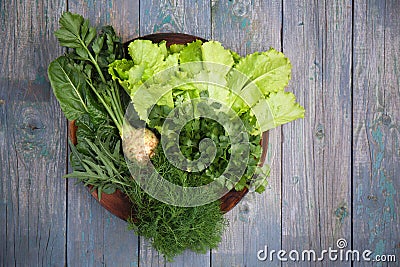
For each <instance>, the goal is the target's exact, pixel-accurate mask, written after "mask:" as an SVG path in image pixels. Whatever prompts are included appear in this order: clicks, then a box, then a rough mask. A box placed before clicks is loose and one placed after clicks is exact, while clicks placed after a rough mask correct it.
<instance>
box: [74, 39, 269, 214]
mask: <svg viewBox="0 0 400 267" xmlns="http://www.w3.org/2000/svg"><path fill="white" fill-rule="evenodd" d="M136 39H145V40H150V41H152V42H154V43H159V42H161V41H163V40H165V41H166V42H167V46H169V45H171V44H187V43H190V42H193V41H196V40H201V41H203V42H205V41H207V40H205V39H203V38H200V37H197V36H193V35H188V34H182V33H156V34H150V35H146V36H143V37H139V38H136ZM136 39H133V40H136ZM133 40H131V41H133ZM131 41H128V42H126V43H125V44H124V50H125V54H126V55H127V54H128V53H127V48H128V44H129V43H130V42H131ZM76 130H77V127H76V125H75V121H70V122H69V125H68V134H69V138H70V139H71V141H72V143H73V144H74V145H76V144H77V138H76ZM268 139H269V134H268V132H264V133H263V134H262V139H261V143H260V145H261V146H262V148H263V150H262V154H261V160H260V164H264V162H265V158H266V154H267V148H268ZM89 189H90V192H91V194H92V196H93V197H94V198H95V199H96V200H97V201H99V202H100V204H101V205H102V206H103V207H104V208H106V209H107V210H108V211H109V212H111V213H112V214H114V215H115V216H117V217H119V218H121V219H123V220H127V219H128V218H130V217H132V219H133V220H135V212H134V211H135V204H134V203H131V202H130V200H129V198H128V196H126V195H125V194H124V193H123V192H121V191H120V190H116V191H115V192H114V193H113V194H105V193H102V194H101V200H99V198H98V194H97V190H92V189H93V187H92V186H89ZM247 192H248V188H246V187H245V188H244V189H243V190H241V191H236V190H234V189H232V190H231V191H229V192H228V193H227V194H226V195H224V196H223V197H221V198H220V201H221V211H222V212H223V213H226V212H228V211H230V210H231V209H233V208H234V207H235V206H236V205H237V204H238V203H239V202H240V200H241V199H242V198H243V197H244V196H245V195H246V194H247Z"/></svg>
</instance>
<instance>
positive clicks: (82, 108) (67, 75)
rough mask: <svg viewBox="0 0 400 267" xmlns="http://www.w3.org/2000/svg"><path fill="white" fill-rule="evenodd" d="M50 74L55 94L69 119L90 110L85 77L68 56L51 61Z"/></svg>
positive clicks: (73, 118) (74, 118)
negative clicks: (87, 101)
mask: <svg viewBox="0 0 400 267" xmlns="http://www.w3.org/2000/svg"><path fill="white" fill-rule="evenodd" d="M48 75H49V79H50V83H51V87H52V88H53V92H54V95H55V96H56V97H57V99H58V101H59V102H60V106H61V109H62V111H63V112H64V114H65V117H66V118H67V119H68V120H76V119H77V118H79V117H80V116H81V115H83V114H85V113H87V112H88V107H87V104H86V101H85V99H86V98H85V89H86V81H85V77H84V76H83V74H82V73H81V72H79V71H77V70H76V68H74V66H73V65H72V62H71V60H70V59H69V58H68V57H66V56H61V57H59V58H57V59H56V60H54V61H53V62H51V63H50V65H49V69H48Z"/></svg>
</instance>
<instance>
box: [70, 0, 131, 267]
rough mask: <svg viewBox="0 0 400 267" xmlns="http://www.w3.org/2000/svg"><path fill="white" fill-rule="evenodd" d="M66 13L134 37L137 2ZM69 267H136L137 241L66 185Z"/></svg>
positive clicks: (87, 4)
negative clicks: (71, 13)
mask: <svg viewBox="0 0 400 267" xmlns="http://www.w3.org/2000/svg"><path fill="white" fill-rule="evenodd" d="M68 10H69V11H71V12H76V13H79V14H81V15H83V16H84V17H85V18H89V20H90V21H91V23H92V24H93V25H96V26H104V25H112V26H113V27H114V28H115V30H116V32H117V33H118V34H119V35H120V36H122V38H123V40H129V39H131V38H133V37H136V36H137V34H138V29H139V2H138V1H120V0H113V1H111V0H110V1H90V0H88V1H68ZM67 234H68V235H67V238H68V244H67V253H68V254H67V264H68V265H69V266H110V265H112V266H138V264H139V261H138V257H139V255H138V237H137V236H136V235H135V233H134V232H133V231H129V230H127V223H126V222H124V221H122V220H121V219H119V218H117V217H115V216H114V215H112V214H110V213H109V212H108V211H106V210H105V209H104V208H103V207H101V206H100V205H99V203H98V202H97V201H96V200H95V199H94V198H93V197H92V196H91V195H90V193H89V192H88V190H87V188H85V187H84V186H83V185H81V184H78V185H76V184H75V181H74V180H70V181H68V233H67Z"/></svg>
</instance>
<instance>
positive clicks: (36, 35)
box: [0, 1, 66, 266]
mask: <svg viewBox="0 0 400 267" xmlns="http://www.w3.org/2000/svg"><path fill="white" fill-rule="evenodd" d="M63 8H64V6H63V4H62V2H61V3H60V2H58V3H54V2H52V1H35V2H29V3H23V2H17V1H11V2H10V1H7V3H6V1H2V2H1V3H0V25H1V28H0V38H1V42H0V62H1V63H0V73H1V74H0V162H1V165H0V225H1V226H0V240H1V241H0V265H1V266H14V265H16V266H32V265H36V266H62V265H64V258H65V253H66V249H65V242H66V236H65V230H66V222H65V207H66V198H65V181H64V180H63V179H62V178H61V176H62V175H63V174H65V172H66V168H65V153H66V149H65V143H64V140H65V137H66V135H65V134H66V132H65V129H66V128H65V127H66V124H65V120H64V119H63V117H62V115H61V112H60V110H59V106H58V104H56V100H55V98H54V97H52V93H51V88H50V86H49V83H48V81H47V75H46V70H47V65H48V64H49V62H50V60H51V59H52V58H53V56H54V55H56V54H58V53H60V52H61V50H60V49H59V48H58V46H56V45H54V44H55V39H54V37H53V36H52V35H51V34H50V32H52V31H53V30H54V24H55V21H56V20H57V17H58V13H57V12H56V11H57V10H58V9H60V10H61V9H63ZM37 14H42V16H37ZM26 18H29V19H26Z"/></svg>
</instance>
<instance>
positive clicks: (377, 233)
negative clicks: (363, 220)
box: [365, 117, 397, 255]
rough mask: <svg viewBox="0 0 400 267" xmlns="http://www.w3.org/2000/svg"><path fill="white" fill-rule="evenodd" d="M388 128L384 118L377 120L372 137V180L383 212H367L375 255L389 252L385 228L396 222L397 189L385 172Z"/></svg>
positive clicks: (370, 240)
mask: <svg viewBox="0 0 400 267" xmlns="http://www.w3.org/2000/svg"><path fill="white" fill-rule="evenodd" d="M384 127H387V125H385V124H384V123H383V121H382V117H380V118H379V119H377V120H376V121H375V122H374V123H373V124H372V126H371V127H370V129H371V136H372V143H373V144H374V145H373V146H372V148H371V160H372V162H371V163H372V180H373V181H377V190H376V192H377V194H379V195H377V197H378V200H379V202H380V203H381V210H378V212H377V210H375V209H374V210H372V209H370V208H368V207H366V209H365V212H366V214H369V221H368V230H369V240H368V243H369V247H371V248H373V252H374V255H382V254H385V253H386V252H387V251H386V249H388V248H387V245H389V244H386V243H385V241H384V236H385V227H386V226H387V225H390V223H392V222H393V221H394V220H396V213H395V207H394V204H395V203H394V196H395V195H396V193H397V192H396V189H395V187H394V185H393V181H392V180H391V178H392V177H387V175H386V172H385V165H384V159H385V153H386V147H385V137H386V135H384V134H383V130H384V129H382V128H384Z"/></svg>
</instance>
